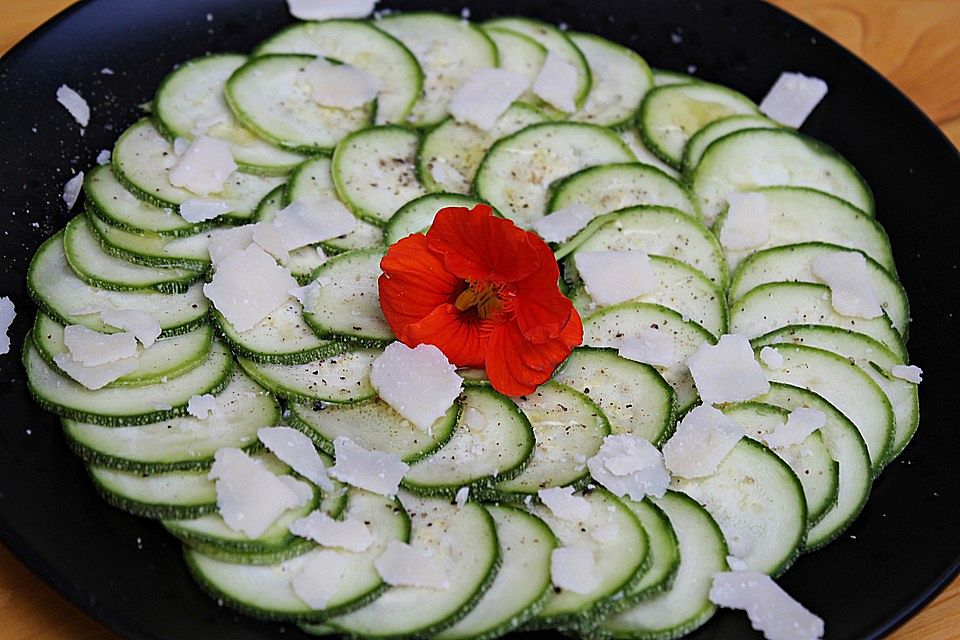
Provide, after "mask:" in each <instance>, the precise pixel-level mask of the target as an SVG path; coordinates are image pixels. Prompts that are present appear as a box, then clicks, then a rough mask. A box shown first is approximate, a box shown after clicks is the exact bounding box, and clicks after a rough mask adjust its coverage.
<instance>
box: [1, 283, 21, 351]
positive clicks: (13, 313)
mask: <svg viewBox="0 0 960 640" xmlns="http://www.w3.org/2000/svg"><path fill="white" fill-rule="evenodd" d="M16 317H17V310H16V309H15V308H14V306H13V300H11V299H10V297H9V296H3V297H2V298H0V356H2V355H4V354H7V353H10V336H8V335H7V331H9V330H10V325H11V324H13V320H14V318H16Z"/></svg>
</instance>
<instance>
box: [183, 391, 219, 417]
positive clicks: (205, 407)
mask: <svg viewBox="0 0 960 640" xmlns="http://www.w3.org/2000/svg"><path fill="white" fill-rule="evenodd" d="M187 413H189V414H190V415H191V416H193V417H194V418H196V419H197V420H206V419H207V418H209V417H210V416H211V415H217V414H218V413H220V403H219V402H217V398H216V397H215V396H212V395H210V394H209V393H205V394H203V395H202V396H197V395H194V396H190V399H189V400H188V401H187Z"/></svg>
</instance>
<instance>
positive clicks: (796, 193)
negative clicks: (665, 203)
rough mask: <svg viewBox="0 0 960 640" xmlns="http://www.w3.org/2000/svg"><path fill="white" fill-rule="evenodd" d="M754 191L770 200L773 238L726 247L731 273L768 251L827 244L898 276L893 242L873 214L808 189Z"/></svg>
mask: <svg viewBox="0 0 960 640" xmlns="http://www.w3.org/2000/svg"><path fill="white" fill-rule="evenodd" d="M753 191H755V192H756V193H760V194H763V196H764V198H765V199H766V202H767V212H768V214H769V219H770V235H769V236H768V237H767V240H766V241H765V242H763V243H762V244H760V245H758V246H756V247H752V248H750V249H729V248H726V249H725V252H726V254H727V261H728V262H729V263H730V269H731V270H733V269H735V268H736V267H737V265H738V264H740V262H742V261H743V260H744V259H745V258H746V257H747V256H749V255H751V254H753V253H757V252H760V251H763V250H765V249H770V248H773V247H780V246H783V245H788V244H799V243H805V242H825V243H827V244H835V245H839V246H841V247H848V248H850V249H856V250H858V251H862V252H863V253H865V254H867V255H868V256H870V257H871V258H873V259H874V260H876V261H877V262H879V263H880V264H881V265H882V266H883V267H884V268H885V269H886V270H887V271H889V272H890V273H896V267H895V266H894V263H893V252H892V251H891V250H890V240H889V239H888V238H887V233H886V231H884V230H883V227H882V226H880V223H878V222H877V221H876V220H875V219H874V218H873V216H872V215H871V214H868V213H864V212H863V211H861V210H860V209H857V208H856V207H854V206H853V205H851V204H850V203H848V202H845V201H843V200H841V199H840V198H837V197H835V196H831V195H830V194H829V193H824V192H822V191H815V190H814V189H807V188H804V187H764V188H760V189H754V190H753ZM725 220H726V212H724V213H722V214H721V215H720V217H719V218H718V219H717V222H716V226H715V228H714V231H716V233H717V237H719V236H720V233H721V231H722V229H723V224H724V222H725Z"/></svg>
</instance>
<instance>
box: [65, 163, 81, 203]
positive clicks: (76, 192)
mask: <svg viewBox="0 0 960 640" xmlns="http://www.w3.org/2000/svg"><path fill="white" fill-rule="evenodd" d="M82 189H83V171H81V172H79V173H77V174H76V175H74V176H73V177H72V178H70V179H69V180H67V182H66V183H65V184H64V185H63V201H64V202H65V203H67V209H68V210H72V209H73V206H74V205H75V204H77V198H79V197H80V191H81V190H82Z"/></svg>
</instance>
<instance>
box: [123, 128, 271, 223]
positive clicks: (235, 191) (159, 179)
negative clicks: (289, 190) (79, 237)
mask: <svg viewBox="0 0 960 640" xmlns="http://www.w3.org/2000/svg"><path fill="white" fill-rule="evenodd" d="M178 160H179V158H177V154H176V153H174V151H173V143H172V142H170V141H169V140H167V139H166V138H164V137H163V136H162V135H161V134H160V132H159V131H157V128H156V127H155V126H154V125H153V122H151V121H150V120H149V119H146V118H144V119H143V120H140V121H139V122H137V123H136V124H134V125H132V126H131V127H130V128H129V129H127V130H126V131H124V132H123V134H122V135H121V136H120V137H119V138H118V139H117V142H116V144H115V145H114V147H113V171H114V173H115V174H116V176H117V179H118V180H120V182H121V184H123V185H124V186H125V187H126V188H127V189H129V190H130V191H132V192H133V194H134V195H135V196H137V197H138V198H142V199H144V200H146V201H147V202H150V203H153V204H155V205H157V206H159V207H170V208H177V207H179V205H180V204H181V203H183V202H185V201H187V200H191V199H194V198H196V197H197V195H196V194H194V193H191V192H190V191H187V190H186V189H182V188H180V187H175V186H173V185H172V184H171V183H170V178H169V173H170V170H171V169H172V168H173V167H174V166H176V164H177V162H178ZM282 183H283V178H282V177H278V176H259V175H254V174H252V173H242V172H239V171H237V172H234V173H233V174H231V175H230V177H229V179H228V180H227V181H226V183H225V184H224V187H223V190H222V191H220V192H218V193H212V194H210V195H209V196H205V197H208V198H212V199H215V200H221V201H224V202H227V203H229V204H230V206H231V207H232V210H231V211H230V213H228V214H225V215H224V216H223V218H225V219H228V220H234V221H245V220H249V219H250V218H251V217H252V216H253V212H254V211H255V210H256V208H257V203H259V202H260V200H262V199H263V196H265V195H267V193H269V192H270V191H271V190H273V188H274V187H276V186H277V185H280V184H282Z"/></svg>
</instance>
